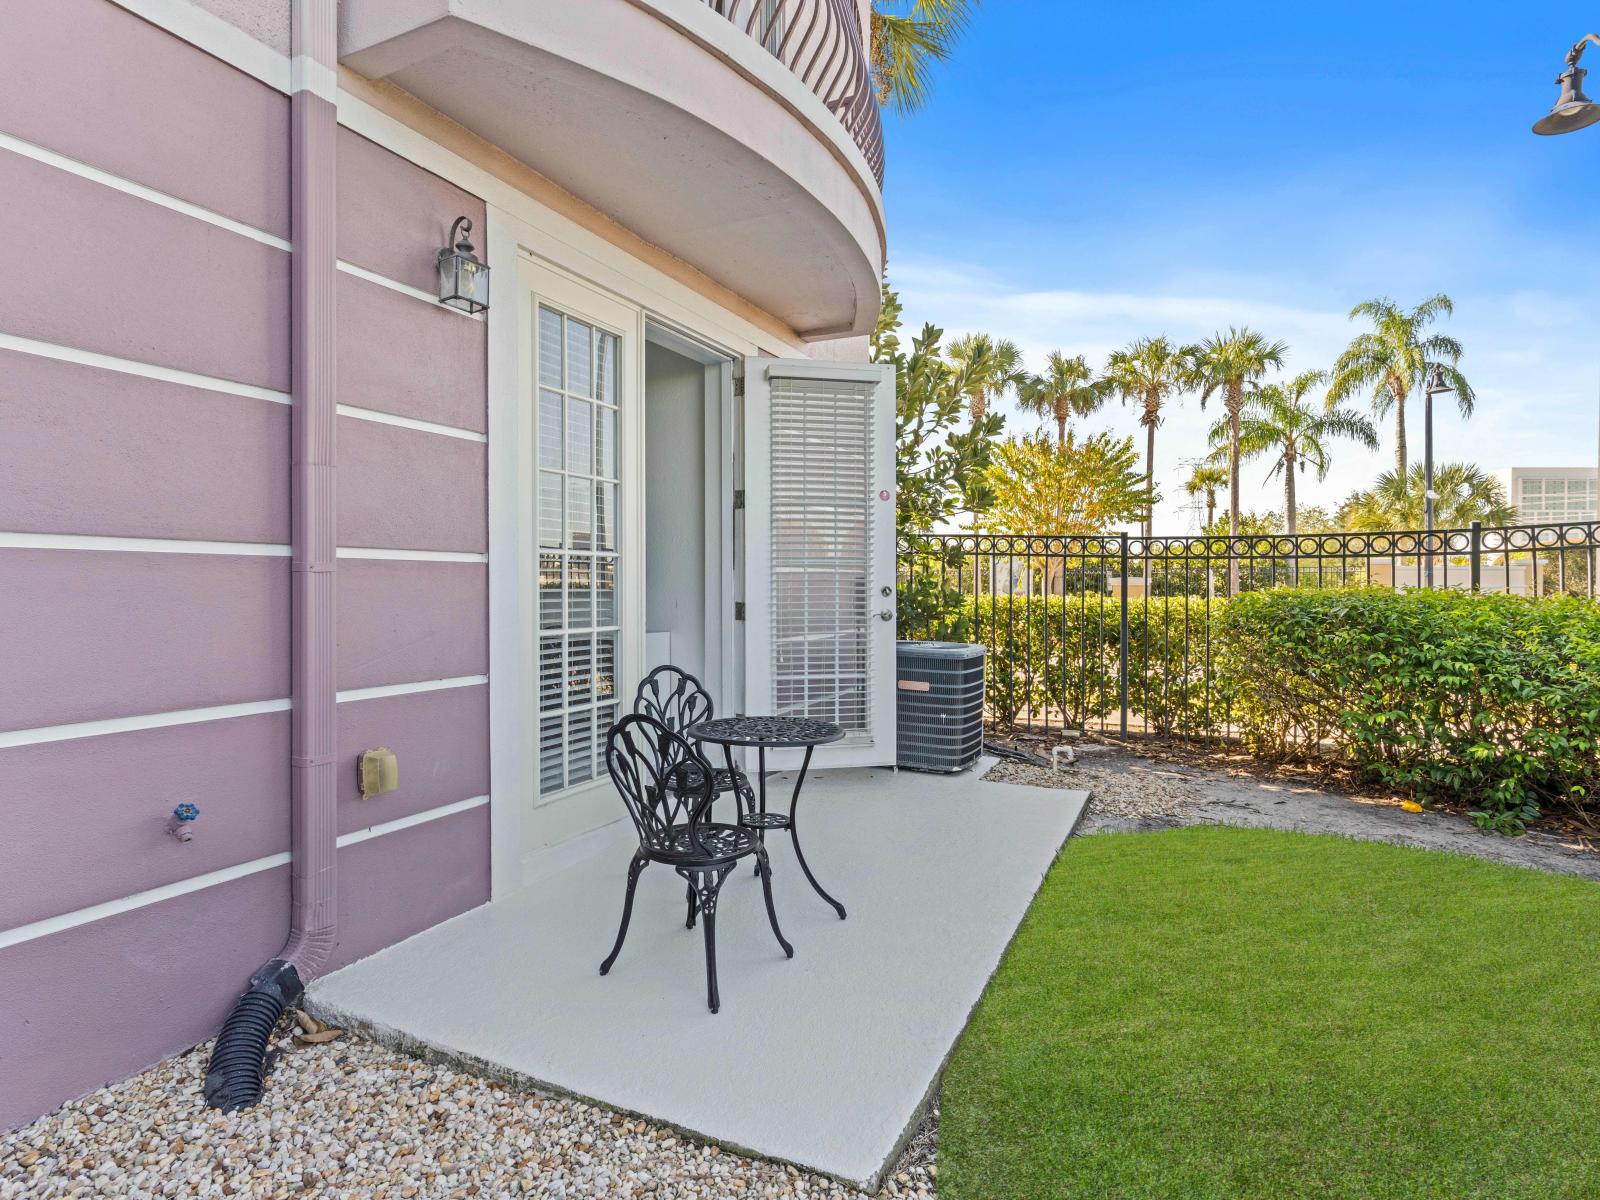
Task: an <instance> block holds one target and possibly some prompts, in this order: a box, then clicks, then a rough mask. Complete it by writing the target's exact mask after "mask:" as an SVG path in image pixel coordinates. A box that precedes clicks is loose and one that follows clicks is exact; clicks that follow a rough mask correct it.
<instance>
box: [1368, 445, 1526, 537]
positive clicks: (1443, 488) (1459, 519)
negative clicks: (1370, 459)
mask: <svg viewBox="0 0 1600 1200" xmlns="http://www.w3.org/2000/svg"><path fill="white" fill-rule="evenodd" d="M1425 487H1426V485H1425V483H1424V480H1423V464H1421V463H1415V464H1413V465H1412V467H1411V469H1410V470H1408V471H1407V472H1406V473H1405V475H1403V476H1402V475H1398V474H1396V473H1395V472H1393V471H1385V472H1384V473H1383V474H1382V475H1380V476H1378V481H1377V482H1376V483H1374V484H1373V485H1372V486H1371V487H1370V488H1367V489H1365V490H1364V491H1359V492H1355V493H1353V494H1352V495H1351V496H1349V497H1348V498H1347V499H1346V500H1345V502H1344V503H1343V504H1341V505H1340V506H1339V521H1340V523H1341V524H1343V525H1344V527H1345V528H1346V529H1350V530H1355V531H1358V532H1373V531H1377V530H1384V529H1408V530H1409V529H1421V528H1422V525H1423V492H1424V490H1425ZM1433 491H1434V494H1435V495H1436V496H1438V499H1437V500H1435V501H1434V505H1433V518H1434V527H1435V528H1437V529H1465V528H1466V527H1467V526H1468V525H1471V524H1472V522H1474V521H1482V522H1483V523H1484V524H1485V525H1509V524H1511V523H1512V522H1513V521H1515V520H1516V517H1517V514H1516V509H1514V508H1512V506H1511V505H1510V504H1508V503H1507V502H1506V493H1505V489H1504V488H1503V487H1501V486H1500V481H1499V480H1498V479H1496V478H1495V477H1494V476H1493V475H1490V474H1489V473H1488V472H1487V471H1485V470H1484V469H1483V468H1481V467H1479V466H1477V465H1476V464H1474V463H1465V462H1448V463H1441V464H1440V465H1439V466H1438V467H1436V468H1435V469H1434V472H1433Z"/></svg>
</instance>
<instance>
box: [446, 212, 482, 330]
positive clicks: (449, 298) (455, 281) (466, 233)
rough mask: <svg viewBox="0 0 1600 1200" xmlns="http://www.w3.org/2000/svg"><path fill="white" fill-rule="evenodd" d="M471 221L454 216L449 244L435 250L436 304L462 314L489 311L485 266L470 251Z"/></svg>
mask: <svg viewBox="0 0 1600 1200" xmlns="http://www.w3.org/2000/svg"><path fill="white" fill-rule="evenodd" d="M471 236H472V222H471V221H470V220H468V219H467V218H466V217H457V218H456V221H455V224H454V225H452V226H450V244H449V245H447V246H446V247H445V248H444V249H443V250H441V251H439V303H441V304H448V305H449V306H450V307H451V308H459V309H460V310H461V311H462V312H464V313H481V312H488V311H489V265H488V264H487V263H485V262H484V261H483V260H482V259H480V258H479V257H478V256H477V255H476V254H474V253H473V251H472V243H471V242H470V241H468V240H467V239H468V238H469V237H471Z"/></svg>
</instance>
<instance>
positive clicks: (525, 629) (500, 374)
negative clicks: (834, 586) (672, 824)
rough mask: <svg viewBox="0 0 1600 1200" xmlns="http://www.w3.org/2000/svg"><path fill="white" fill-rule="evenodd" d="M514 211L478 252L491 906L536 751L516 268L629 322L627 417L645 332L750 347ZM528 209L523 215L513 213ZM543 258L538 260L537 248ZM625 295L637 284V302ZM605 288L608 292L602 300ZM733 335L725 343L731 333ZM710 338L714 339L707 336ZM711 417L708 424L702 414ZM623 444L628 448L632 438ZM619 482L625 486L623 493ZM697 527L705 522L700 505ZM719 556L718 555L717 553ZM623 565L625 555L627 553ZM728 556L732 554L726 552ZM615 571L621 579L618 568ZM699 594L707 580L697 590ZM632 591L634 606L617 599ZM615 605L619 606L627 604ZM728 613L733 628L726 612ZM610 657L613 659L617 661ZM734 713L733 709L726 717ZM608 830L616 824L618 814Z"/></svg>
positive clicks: (717, 323)
mask: <svg viewBox="0 0 1600 1200" xmlns="http://www.w3.org/2000/svg"><path fill="white" fill-rule="evenodd" d="M507 199H508V200H509V201H512V202H514V203H513V204H512V208H511V209H510V210H508V209H507V208H504V207H501V206H499V205H497V204H495V203H490V204H489V205H488V212H487V217H488V219H487V222H486V225H487V229H486V237H485V247H486V255H487V261H488V263H489V265H490V268H491V269H492V270H493V272H494V275H493V278H494V295H493V304H492V307H491V308H490V311H489V316H488V322H487V323H488V394H489V411H488V476H489V479H488V503H489V514H488V518H489V662H490V670H489V776H490V803H489V824H490V880H491V884H490V895H491V898H495V899H498V898H501V897H504V896H507V895H510V894H512V893H514V892H516V891H517V890H518V889H520V888H521V887H522V886H523V885H524V884H525V883H526V882H527V878H528V875H527V856H528V845H527V839H528V837H529V834H528V830H527V829H526V828H525V826H526V823H527V818H528V814H529V812H530V811H531V806H532V804H533V801H534V799H535V794H536V789H537V787H538V758H537V745H536V743H535V741H534V737H535V734H534V730H535V729H536V726H535V721H536V718H537V711H538V710H537V695H536V687H537V682H536V678H535V670H536V666H535V657H536V652H537V646H538V638H537V630H536V626H537V610H536V597H535V595H534V582H533V581H534V579H535V578H536V571H537V564H538V556H537V552H536V550H535V545H536V530H535V527H534V518H535V513H534V494H535V482H536V477H537V471H536V467H535V460H534V435H535V429H534V422H535V412H534V405H533V402H532V396H533V394H534V392H533V380H534V376H533V346H532V343H531V334H532V331H533V311H534V310H533V308H532V294H531V291H530V290H529V289H528V288H526V287H524V286H523V281H522V279H521V277H520V276H521V272H522V269H523V268H522V264H523V263H524V262H530V263H536V264H538V267H539V269H542V270H544V271H547V272H549V273H551V274H553V275H556V276H560V277H563V278H565V279H566V280H567V281H569V282H570V283H572V284H575V285H578V286H580V287H584V288H587V289H589V290H590V291H592V292H595V293H599V294H601V295H604V296H607V297H610V298H613V299H614V300H616V301H617V302H619V303H621V304H624V305H627V306H629V307H632V308H634V309H636V310H637V313H638V326H637V328H636V329H635V330H634V331H633V336H632V347H631V349H632V353H633V355H634V359H635V361H636V362H637V364H638V367H637V370H638V373H639V377H638V378H637V379H636V380H635V382H634V389H635V391H634V394H635V396H637V397H638V398H639V399H638V403H640V404H642V398H643V370H644V337H645V325H646V322H647V321H648V322H652V323H656V324H659V325H661V326H663V327H667V328H673V329H676V330H677V331H679V332H680V333H682V334H685V335H687V336H689V337H693V338H695V339H696V340H698V341H699V342H700V343H701V344H702V345H704V346H707V347H710V348H713V349H716V350H718V351H719V352H721V353H722V354H724V355H725V356H726V357H727V358H728V359H729V360H737V359H739V358H740V357H741V356H742V355H746V354H753V353H757V352H758V351H760V349H761V347H760V346H759V345H758V344H757V343H756V342H755V341H754V340H748V339H747V338H745V337H744V336H743V327H742V326H740V325H739V323H738V321H737V320H736V319H734V318H732V317H731V315H730V314H727V313H725V312H723V311H722V310H720V309H715V308H713V307H712V306H710V305H708V304H706V303H705V302H704V301H700V300H698V299H697V300H696V302H695V303H692V304H690V303H682V302H679V301H678V300H677V299H676V298H674V297H669V296H668V295H666V294H664V292H663V290H662V289H661V288H660V287H658V286H652V285H651V283H650V281H651V280H652V279H653V276H652V274H651V272H650V271H649V270H648V269H647V268H644V267H643V266H642V264H638V263H637V262H636V261H635V260H633V259H631V258H629V257H628V256H626V255H625V254H623V253H622V252H621V251H614V250H613V251H607V252H606V253H605V254H604V255H598V256H597V255H596V254H592V253H589V252H582V251H579V250H577V249H575V248H574V247H572V246H571V245H569V244H568V243H567V242H566V241H565V240H564V239H563V238H562V237H560V236H557V235H556V233H555V231H554V230H553V229H552V228H549V227H546V226H545V224H544V223H543V222H542V221H541V223H540V224H535V223H533V221H532V220H530V219H527V218H528V216H529V215H530V214H532V213H535V212H537V213H539V214H540V215H541V217H542V216H543V213H542V210H538V209H536V208H535V207H532V206H528V205H525V204H524V203H523V199H522V198H521V197H520V195H516V194H508V196H507ZM524 207H527V208H528V213H523V212H522V208H524ZM536 247H537V248H539V249H541V250H543V251H546V252H548V254H549V257H539V256H536V255H535V254H534V253H533V250H534V248H536ZM630 281H638V282H639V283H640V286H639V287H638V288H637V289H632V288H631V283H630ZM607 283H612V284H614V285H615V287H607V286H606V285H607ZM621 287H629V288H630V290H636V291H637V293H638V294H637V297H634V296H629V295H624V294H622V293H621V292H619V291H617V290H616V288H621ZM736 329H737V330H740V331H741V332H740V333H738V334H736V333H735V332H734V331H735V330H736ZM710 330H714V331H716V332H714V333H712V332H706V331H710ZM715 369H716V370H718V372H719V374H720V375H721V376H722V379H721V381H720V382H722V383H723V384H724V386H723V387H722V390H721V394H722V396H723V397H724V401H723V411H722V412H721V413H719V427H720V428H722V429H723V430H724V431H725V432H726V436H728V437H729V438H732V437H733V436H734V430H733V429H731V428H729V427H728V426H729V425H731V422H732V421H733V415H732V405H733V403H734V402H733V399H732V386H731V368H730V367H728V366H726V365H723V366H720V367H718V368H715ZM708 416H709V412H708ZM642 429H643V423H642V421H641V420H640V419H639V418H638V416H637V415H635V419H634V420H633V421H631V422H630V421H624V422H623V433H624V440H623V442H622V444H621V446H620V450H621V454H622V459H621V462H620V464H619V465H620V468H621V470H620V474H621V477H622V482H623V488H622V494H623V500H622V508H621V511H620V512H619V514H618V516H619V521H620V523H621V532H622V536H623V538H624V539H627V538H629V537H634V536H637V537H638V539H639V540H638V543H637V546H636V547H635V550H634V553H635V559H634V561H633V563H632V567H631V570H632V571H633V572H634V579H635V586H634V587H633V588H631V589H630V588H627V587H624V588H623V592H622V594H619V603H632V604H634V605H636V606H637V607H636V609H635V610H629V611H630V613H631V615H629V616H626V617H623V616H622V613H621V612H619V617H621V619H623V620H626V621H628V622H630V624H629V626H628V628H629V629H630V631H631V632H632V633H633V635H634V636H633V646H632V647H631V649H630V651H629V652H628V653H631V654H632V657H631V658H629V657H627V653H619V663H618V683H619V691H620V690H621V688H622V687H624V686H625V687H626V688H627V689H628V690H627V692H626V693H624V696H627V695H631V693H632V688H633V687H634V685H635V684H636V683H637V679H638V676H639V674H640V670H639V668H640V664H641V663H642V660H643V653H644V637H643V630H644V612H643V591H642V583H643V571H644V564H643V559H642V555H643V537H642V534H643V516H642V511H641V508H640V506H642V505H643V503H644V487H643V485H642V480H643V477H644V476H643V472H644V461H643V460H644V450H643V442H642V440H639V439H638V435H639V433H640V432H641V431H642ZM630 437H631V438H633V439H634V440H632V441H631V442H630V441H629V440H628V439H629V438H630ZM630 480H631V481H632V486H631V488H630V486H629V484H630ZM734 486H735V485H734V482H733V481H732V480H731V479H729V480H727V481H726V482H725V484H724V488H725V491H726V496H727V503H726V507H725V508H724V509H723V510H722V511H719V512H718V513H717V514H716V518H717V521H718V524H719V527H720V528H724V529H727V530H728V531H729V536H730V537H731V515H729V516H727V517H726V520H727V524H724V523H723V522H724V519H725V514H731V508H732V488H733V487H734ZM707 519H708V521H709V520H710V519H711V514H710V513H709V505H708V514H707ZM708 532H709V531H708ZM724 546H725V547H726V546H729V543H728V542H726V541H725V542H724ZM624 553H626V551H624ZM729 553H730V555H731V549H730V551H729ZM623 569H624V570H625V571H626V570H628V569H629V568H628V567H627V566H626V565H625V566H624V568H623ZM708 583H709V578H708ZM732 586H733V585H732V582H731V581H728V582H725V583H724V582H721V581H719V584H718V588H717V592H716V594H717V595H718V596H723V595H726V594H727V593H728V592H731V589H732ZM629 591H632V593H633V595H632V597H627V593H628V592H629ZM625 597H627V598H626V599H625ZM726 612H727V613H728V614H730V615H731V612H732V605H731V601H730V602H729V604H728V607H727V609H726ZM740 637H741V633H740V631H739V629H738V627H737V626H735V625H734V623H733V622H732V620H731V619H730V620H727V621H724V622H723V624H722V630H721V634H720V640H721V642H722V644H723V645H724V646H725V647H727V646H729V644H730V642H731V643H732V647H733V653H734V654H735V659H734V661H733V662H732V663H730V664H729V665H728V666H727V667H726V672H727V681H726V686H727V687H729V689H730V690H731V689H734V688H737V687H738V684H739V676H738V671H739V661H738V658H737V653H738V650H739V649H741V648H742V641H740V640H739V639H740ZM619 650H620V647H619ZM736 703H737V699H736V697H730V700H729V704H730V708H729V711H732V707H731V706H732V705H733V704H736ZM616 814H617V817H618V819H620V818H621V817H622V815H623V811H622V806H621V802H620V800H619V801H617V808H616Z"/></svg>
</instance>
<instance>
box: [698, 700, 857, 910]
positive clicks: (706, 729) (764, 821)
mask: <svg viewBox="0 0 1600 1200" xmlns="http://www.w3.org/2000/svg"><path fill="white" fill-rule="evenodd" d="M684 733H685V734H686V735H687V736H688V737H691V738H693V739H694V740H695V741H697V742H709V743H711V744H712V745H716V746H721V747H722V752H723V754H724V756H725V757H726V758H727V760H728V774H729V776H730V777H732V778H737V775H736V773H735V771H734V766H733V748H734V747H735V746H754V747H755V751H756V786H757V788H758V797H759V799H758V800H757V804H758V806H759V807H757V808H755V809H752V810H750V811H748V812H747V811H745V808H744V804H743V802H742V801H741V802H740V805H739V809H740V811H739V824H740V825H742V826H744V827H745V828H746V829H754V830H756V831H757V836H759V837H760V839H761V841H762V844H763V845H764V844H765V843H766V840H767V837H766V832H767V830H769V829H787V830H788V831H789V840H790V841H792V842H793V843H794V856H795V858H796V859H798V860H799V862H800V869H801V870H802V871H804V872H805V873H806V880H807V881H808V882H809V883H810V884H811V886H812V888H813V889H814V890H815V891H816V893H817V895H819V896H821V897H822V898H823V899H824V900H826V901H827V902H828V903H829V904H831V905H833V910H834V911H835V912H836V913H838V914H839V919H840V920H841V921H842V920H844V905H842V904H840V903H839V902H838V901H837V900H835V899H834V898H833V897H832V896H830V895H828V893H827V891H826V890H825V889H824V888H823V886H822V885H821V884H820V883H818V882H817V877H816V876H815V875H813V874H812V873H811V867H810V866H809V865H808V864H807V863H806V856H805V854H804V852H802V851H801V849H800V832H799V829H798V828H797V827H796V825H795V810H796V809H797V808H798V807H799V806H800V789H801V788H802V787H803V786H805V782H806V769H807V768H808V767H810V766H811V752H812V751H813V750H815V749H816V748H817V747H818V746H825V745H827V744H828V743H829V742H837V741H839V740H840V739H841V738H843V737H844V730H843V729H841V728H840V727H839V726H837V725H834V724H832V723H831V722H829V721H813V720H811V719H810V718H809V717H722V718H720V719H718V720H715V721H701V722H700V723H699V724H697V725H691V726H689V728H688V729H686V730H685V731H684ZM801 746H804V747H805V749H806V755H805V758H804V759H803V760H802V761H801V763H800V774H799V776H798V777H797V778H796V779H795V781H794V794H793V795H792V796H791V797H790V798H789V811H788V812H786V813H782V812H768V811H767V751H768V750H795V749H799V748H800V747H801ZM735 795H736V796H737V793H735Z"/></svg>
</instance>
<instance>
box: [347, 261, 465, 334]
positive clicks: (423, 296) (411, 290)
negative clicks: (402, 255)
mask: <svg viewBox="0 0 1600 1200" xmlns="http://www.w3.org/2000/svg"><path fill="white" fill-rule="evenodd" d="M339 270H341V271H343V272H344V273H345V274H346V275H354V276H355V277H356V278H357V279H365V280H366V281H367V282H368V283H375V284H377V285H378V286H379V287H386V288H388V289H389V290H390V291H391V292H399V293H401V294H402V295H405V296H410V297H411V298H412V299H413V300H421V301H422V302H423V303H424V304H431V305H433V306H434V307H435V308H442V309H444V311H445V312H448V313H454V314H455V315H456V316H458V317H465V318H466V319H467V320H469V321H482V320H484V319H485V317H484V314H483V313H469V312H462V311H461V310H460V309H459V308H456V307H455V306H454V305H450V304H446V303H444V301H442V300H440V299H439V297H438V296H436V295H435V294H434V293H432V292H425V291H423V290H422V289H421V288H418V287H412V286H411V285H410V284H409V283H401V282H400V281H399V280H398V279H390V278H389V277H388V276H387V275H379V274H378V273H377V272H376V271H369V270H367V269H366V268H365V267H358V266H356V264H355V263H353V262H345V260H344V259H342V258H341V259H340V260H339Z"/></svg>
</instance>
